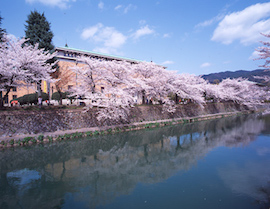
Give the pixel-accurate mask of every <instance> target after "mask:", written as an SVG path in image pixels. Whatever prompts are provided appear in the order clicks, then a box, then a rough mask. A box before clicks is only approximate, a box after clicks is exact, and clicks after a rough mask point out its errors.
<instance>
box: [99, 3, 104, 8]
mask: <svg viewBox="0 0 270 209" xmlns="http://www.w3.org/2000/svg"><path fill="white" fill-rule="evenodd" d="M98 8H99V9H104V3H103V2H102V1H101V2H99V4H98Z"/></svg>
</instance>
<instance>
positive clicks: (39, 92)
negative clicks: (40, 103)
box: [37, 81, 42, 97]
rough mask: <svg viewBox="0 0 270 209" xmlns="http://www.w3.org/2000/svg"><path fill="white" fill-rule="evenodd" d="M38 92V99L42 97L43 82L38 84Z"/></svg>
mask: <svg viewBox="0 0 270 209" xmlns="http://www.w3.org/2000/svg"><path fill="white" fill-rule="evenodd" d="M37 92H38V97H41V96H42V94H41V81H39V82H37Z"/></svg>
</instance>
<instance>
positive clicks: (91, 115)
mask: <svg viewBox="0 0 270 209" xmlns="http://www.w3.org/2000/svg"><path fill="white" fill-rule="evenodd" d="M96 111H97V110H96V109H91V110H90V111H88V112H84V110H83V109H74V110H71V109H58V110H57V109H52V110H46V111H45V110H38V111H2V112H0V141H3V140H10V139H15V141H16V140H18V139H20V138H23V137H27V136H29V137H31V136H32V137H36V136H39V135H41V134H42V136H43V135H47V136H48V135H57V133H58V135H59V134H64V133H77V132H78V131H79V130H82V131H83V132H89V131H95V130H105V129H106V128H107V129H110V130H111V131H112V129H114V128H116V127H123V126H124V127H129V130H134V129H140V128H139V127H142V126H144V127H145V126H147V124H148V126H149V124H152V123H153V122H154V123H160V124H161V125H164V124H162V122H165V124H166V121H171V122H174V123H180V122H187V120H201V119H208V118H209V117H210V116H211V115H212V118H216V117H222V116H224V115H231V114H236V113H238V112H243V111H249V109H248V108H247V107H246V106H242V105H239V104H236V103H232V102H227V103H208V104H206V105H205V106H204V108H202V107H200V106H199V105H196V104H187V105H178V106H177V109H176V112H175V113H174V114H170V113H163V112H162V106H160V105H145V106H137V107H134V108H132V110H131V112H130V115H129V121H128V122H127V123H121V124H120V123H112V122H109V121H106V123H101V122H99V121H98V120H97V119H96V117H95V115H96ZM196 117H198V118H196ZM190 118H193V119H190ZM176 119H177V120H176ZM181 119H183V120H182V121H181ZM149 121H152V122H151V123H150V122H149ZM42 140H43V139H42Z"/></svg>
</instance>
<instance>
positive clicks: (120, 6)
mask: <svg viewBox="0 0 270 209" xmlns="http://www.w3.org/2000/svg"><path fill="white" fill-rule="evenodd" d="M122 7H123V6H122V5H121V4H119V5H117V6H116V7H115V8H114V9H115V10H119V9H121V8H122Z"/></svg>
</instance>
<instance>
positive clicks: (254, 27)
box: [211, 2, 270, 45]
mask: <svg viewBox="0 0 270 209" xmlns="http://www.w3.org/2000/svg"><path fill="white" fill-rule="evenodd" d="M261 32H262V33H269V32H270V2H268V3H262V4H260V3H258V4H255V5H251V6H249V7H247V8H245V9H244V10H242V11H238V12H234V13H231V14H229V15H226V16H225V17H224V18H223V19H222V20H221V22H220V23H219V25H218V27H217V28H216V29H215V31H214V34H213V36H212V39H211V40H212V41H218V42H221V43H223V44H231V43H232V42H233V41H235V40H240V43H242V44H243V45H248V44H252V43H256V42H258V41H259V40H261V39H262V37H261V35H260V33H261Z"/></svg>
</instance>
